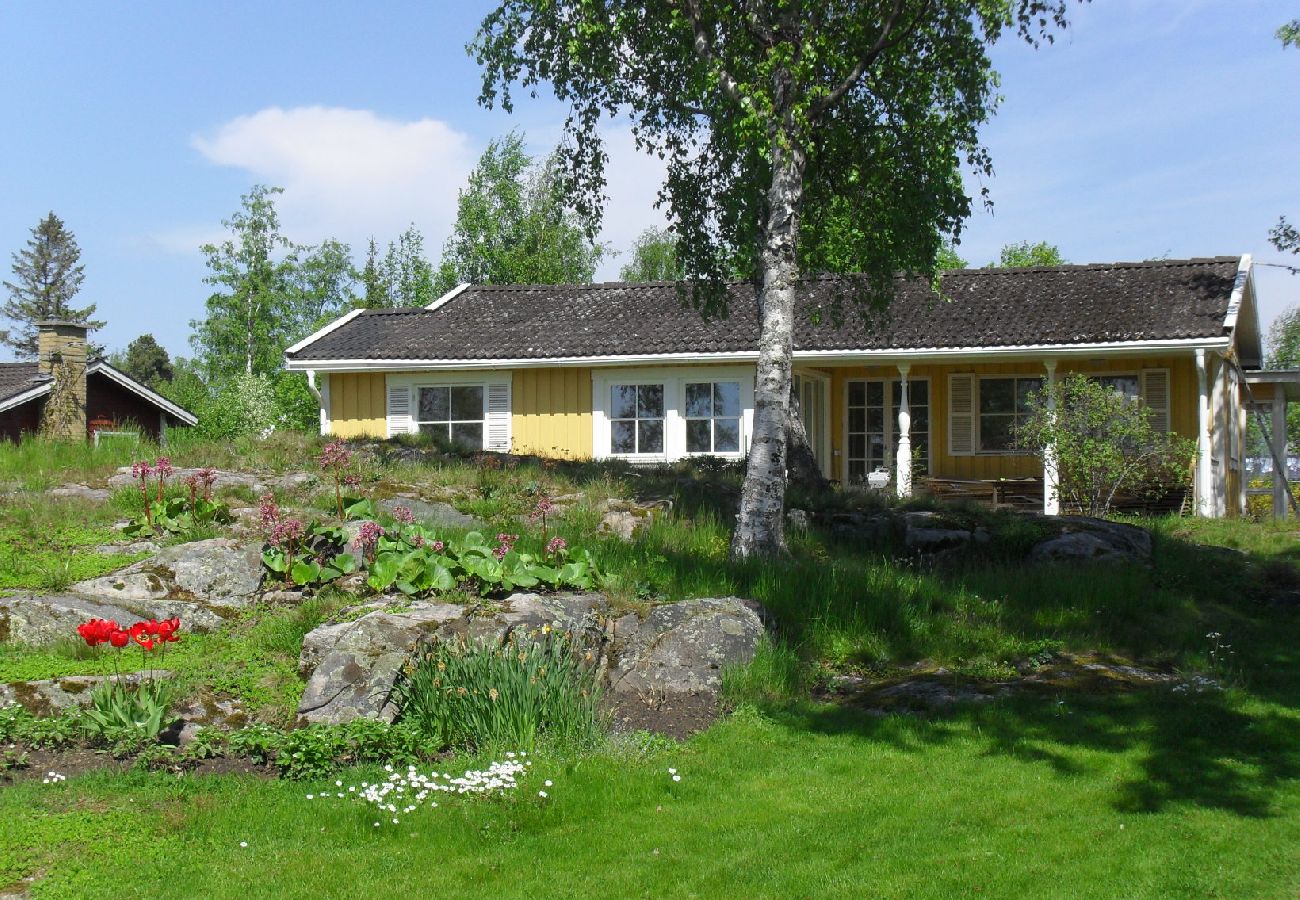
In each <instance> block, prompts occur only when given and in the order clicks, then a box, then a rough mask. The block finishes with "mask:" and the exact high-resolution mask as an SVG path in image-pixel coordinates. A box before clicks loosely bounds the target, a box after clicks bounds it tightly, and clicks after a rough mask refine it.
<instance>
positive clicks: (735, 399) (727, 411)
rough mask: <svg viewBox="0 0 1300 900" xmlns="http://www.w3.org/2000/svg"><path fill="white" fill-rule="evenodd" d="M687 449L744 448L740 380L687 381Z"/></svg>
mask: <svg viewBox="0 0 1300 900" xmlns="http://www.w3.org/2000/svg"><path fill="white" fill-rule="evenodd" d="M686 452H687V453H739V452H740V382H739V381H699V382H688V383H687V384H686Z"/></svg>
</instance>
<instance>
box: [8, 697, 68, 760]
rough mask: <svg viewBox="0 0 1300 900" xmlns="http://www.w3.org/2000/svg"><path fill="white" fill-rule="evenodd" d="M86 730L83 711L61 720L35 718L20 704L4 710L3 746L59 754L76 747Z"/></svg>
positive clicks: (59, 718) (62, 716) (60, 718)
mask: <svg viewBox="0 0 1300 900" xmlns="http://www.w3.org/2000/svg"><path fill="white" fill-rule="evenodd" d="M84 730H85V724H84V721H83V717H82V714H81V711H80V710H79V709H76V708H75V707H74V708H73V709H70V710H68V711H66V712H64V713H61V714H60V715H57V716H35V715H32V714H31V713H30V712H28V711H27V710H26V709H24V708H23V707H21V706H19V705H18V704H17V703H11V704H10V705H8V706H0V744H22V745H23V746H25V747H30V748H32V749H33V750H57V749H61V748H63V747H68V746H71V745H72V744H75V743H76V742H77V741H79V740H80V739H81V737H82V735H83V734H84Z"/></svg>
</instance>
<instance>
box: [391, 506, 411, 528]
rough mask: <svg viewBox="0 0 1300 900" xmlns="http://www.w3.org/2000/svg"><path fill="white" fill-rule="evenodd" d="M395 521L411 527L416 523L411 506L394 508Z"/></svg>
mask: <svg viewBox="0 0 1300 900" xmlns="http://www.w3.org/2000/svg"><path fill="white" fill-rule="evenodd" d="M393 520H394V521H396V522H397V523H398V524H400V525H411V524H413V523H414V522H415V513H413V512H411V508H410V507H409V506H395V507H393Z"/></svg>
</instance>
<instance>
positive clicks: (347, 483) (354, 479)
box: [343, 475, 361, 488]
mask: <svg viewBox="0 0 1300 900" xmlns="http://www.w3.org/2000/svg"><path fill="white" fill-rule="evenodd" d="M360 484H361V476H360V475H344V476H343V486H344V487H350V488H354V487H358V486H359V485H360Z"/></svg>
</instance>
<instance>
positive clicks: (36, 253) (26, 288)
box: [0, 212, 104, 359]
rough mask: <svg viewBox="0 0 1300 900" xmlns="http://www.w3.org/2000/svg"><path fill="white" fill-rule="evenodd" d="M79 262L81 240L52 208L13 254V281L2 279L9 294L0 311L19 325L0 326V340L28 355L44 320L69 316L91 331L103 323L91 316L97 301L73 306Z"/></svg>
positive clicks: (78, 283)
mask: <svg viewBox="0 0 1300 900" xmlns="http://www.w3.org/2000/svg"><path fill="white" fill-rule="evenodd" d="M80 260H81V248H80V247H78V246H77V238H76V236H75V235H73V233H72V232H71V231H70V230H69V229H68V227H67V226H66V225H65V224H64V223H63V220H62V219H60V218H59V217H58V216H56V215H55V214H54V213H53V212H51V213H50V214H49V215H48V216H46V217H45V218H44V219H41V221H40V222H38V223H37V224H36V227H34V228H33V229H32V236H31V237H30V238H28V239H27V246H26V247H25V248H23V249H22V250H19V251H18V252H17V253H14V254H13V273H14V280H13V281H6V282H5V283H4V286H5V290H6V291H7V292H8V294H9V297H8V299H7V300H5V304H4V307H3V308H0V313H3V315H4V317H5V318H7V319H9V320H10V321H12V322H14V323H15V327H14V328H13V329H4V330H0V344H4V345H5V346H7V347H10V348H11V349H12V350H13V351H14V353H15V354H16V355H17V356H19V357H23V358H28V359H30V358H32V357H34V356H36V330H37V329H36V323H37V322H39V321H41V320H42V319H67V320H69V321H73V322H80V323H82V324H84V325H86V326H87V327H89V328H92V329H94V328H99V327H101V326H103V324H104V323H103V322H96V321H94V320H92V319H91V316H93V315H94V314H95V304H93V303H92V304H90V305H89V306H83V307H80V308H78V307H75V306H73V305H72V298H73V297H75V296H76V295H77V292H78V291H79V290H81V282H82V280H83V279H84V278H85V266H83V265H82V264H81V262H80Z"/></svg>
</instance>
